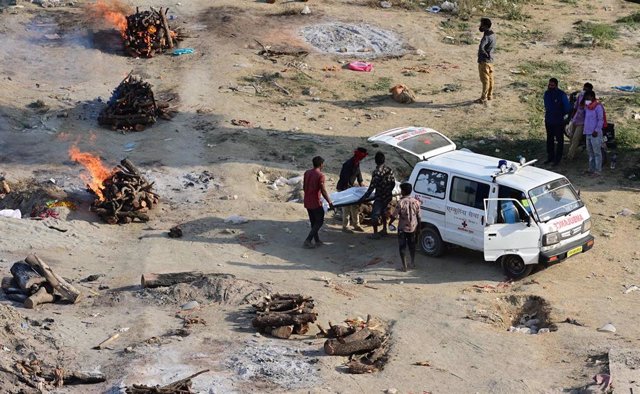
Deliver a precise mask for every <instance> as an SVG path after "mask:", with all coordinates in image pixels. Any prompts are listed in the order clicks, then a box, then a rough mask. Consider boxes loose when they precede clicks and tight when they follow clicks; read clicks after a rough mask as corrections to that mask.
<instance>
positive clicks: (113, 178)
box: [69, 147, 159, 224]
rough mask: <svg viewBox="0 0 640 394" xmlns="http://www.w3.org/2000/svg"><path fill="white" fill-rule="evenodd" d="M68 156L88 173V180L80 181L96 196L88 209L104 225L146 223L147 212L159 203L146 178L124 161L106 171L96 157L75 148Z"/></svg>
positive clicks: (129, 162)
mask: <svg viewBox="0 0 640 394" xmlns="http://www.w3.org/2000/svg"><path fill="white" fill-rule="evenodd" d="M69 156H70V157H71V159H73V160H75V161H77V162H79V163H81V164H82V165H84V166H85V167H86V168H87V170H88V171H89V172H90V174H91V178H89V177H83V180H84V181H85V182H86V183H87V187H88V188H89V189H90V190H91V191H92V192H93V193H94V194H95V195H96V197H97V198H96V199H95V200H94V202H93V204H91V210H92V211H93V212H95V213H97V214H98V215H99V216H100V217H101V218H102V219H103V220H104V221H105V222H107V223H109V224H116V223H131V222H132V221H133V220H135V219H138V220H139V221H141V222H147V221H148V220H149V215H147V212H148V211H149V209H152V208H153V207H154V206H155V205H156V204H158V201H159V197H158V195H157V194H156V193H154V192H153V182H151V183H150V182H149V181H148V180H147V179H145V178H144V177H143V176H142V174H141V173H140V171H139V170H138V169H137V168H136V166H134V165H133V163H131V161H129V160H128V159H124V160H122V161H121V162H120V164H119V165H118V166H116V167H115V168H114V169H113V170H111V171H109V170H108V169H107V168H106V167H105V166H104V165H103V164H102V162H101V161H100V159H99V158H97V157H95V156H93V155H91V154H90V153H85V152H80V151H79V150H78V149H77V148H76V147H72V148H71V149H70V150H69Z"/></svg>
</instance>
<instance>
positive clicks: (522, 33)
mask: <svg viewBox="0 0 640 394" xmlns="http://www.w3.org/2000/svg"><path fill="white" fill-rule="evenodd" d="M503 34H504V35H506V36H507V37H511V38H514V39H516V40H519V41H542V40H544V39H545V38H546V37H547V35H548V32H547V31H546V30H541V29H533V30H528V29H527V30H518V31H513V32H507V33H503Z"/></svg>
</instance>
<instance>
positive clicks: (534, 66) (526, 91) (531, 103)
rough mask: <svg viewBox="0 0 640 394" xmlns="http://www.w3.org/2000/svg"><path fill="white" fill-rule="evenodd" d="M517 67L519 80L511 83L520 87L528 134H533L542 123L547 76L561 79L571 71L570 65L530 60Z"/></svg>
mask: <svg viewBox="0 0 640 394" xmlns="http://www.w3.org/2000/svg"><path fill="white" fill-rule="evenodd" d="M518 68H519V69H520V70H521V71H522V74H519V75H518V76H519V80H517V81H514V82H513V83H512V84H517V85H518V86H521V87H522V90H523V92H522V94H521V96H520V101H521V102H524V103H528V109H527V111H528V117H527V123H528V126H529V134H532V135H533V134H536V133H540V132H541V130H542V128H543V125H544V104H543V102H542V96H543V95H544V91H545V90H546V88H547V84H548V81H549V78H552V77H555V78H558V79H559V80H560V81H562V80H563V79H564V77H566V76H567V75H569V73H570V72H571V67H570V66H569V64H568V63H566V62H563V61H545V60H530V61H527V62H524V63H522V64H521V65H520V66H519V67H518ZM561 83H562V82H561ZM561 87H562V86H561Z"/></svg>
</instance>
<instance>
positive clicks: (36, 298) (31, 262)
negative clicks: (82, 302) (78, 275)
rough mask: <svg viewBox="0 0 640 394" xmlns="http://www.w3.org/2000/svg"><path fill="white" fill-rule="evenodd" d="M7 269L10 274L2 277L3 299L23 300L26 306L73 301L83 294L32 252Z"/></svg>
mask: <svg viewBox="0 0 640 394" xmlns="http://www.w3.org/2000/svg"><path fill="white" fill-rule="evenodd" d="M10 272H11V275H12V276H11V277H5V278H3V279H2V291H3V292H4V294H5V296H6V298H8V299H10V300H12V301H15V302H21V303H23V305H24V307H25V308H28V309H33V308H35V307H36V306H38V305H40V304H46V303H51V302H55V301H67V302H71V303H76V302H77V301H78V300H79V299H80V297H81V296H82V294H81V293H80V291H78V290H77V289H76V288H75V287H73V286H72V285H71V284H70V283H69V282H67V281H66V280H64V279H63V278H62V277H61V276H59V275H58V274H56V273H55V272H53V270H52V269H51V267H49V265H48V264H47V263H45V262H44V261H42V259H40V258H39V257H38V256H36V255H35V254H31V255H29V256H27V258H25V259H24V260H23V261H18V262H16V263H14V264H13V266H11V270H10Z"/></svg>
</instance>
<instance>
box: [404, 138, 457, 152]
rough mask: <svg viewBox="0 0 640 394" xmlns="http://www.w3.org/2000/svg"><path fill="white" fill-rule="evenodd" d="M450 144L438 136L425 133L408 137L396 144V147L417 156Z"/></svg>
mask: <svg viewBox="0 0 640 394" xmlns="http://www.w3.org/2000/svg"><path fill="white" fill-rule="evenodd" d="M450 144H451V143H450V142H449V141H447V140H446V139H445V138H443V137H442V136H441V135H439V134H435V133H425V134H418V135H415V136H411V137H408V138H406V139H404V140H403V141H400V142H398V146H399V147H401V148H402V149H406V150H408V151H410V152H413V153H416V154H418V155H421V154H424V153H427V152H429V151H432V150H435V149H438V148H443V147H445V146H449V145H450Z"/></svg>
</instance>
